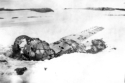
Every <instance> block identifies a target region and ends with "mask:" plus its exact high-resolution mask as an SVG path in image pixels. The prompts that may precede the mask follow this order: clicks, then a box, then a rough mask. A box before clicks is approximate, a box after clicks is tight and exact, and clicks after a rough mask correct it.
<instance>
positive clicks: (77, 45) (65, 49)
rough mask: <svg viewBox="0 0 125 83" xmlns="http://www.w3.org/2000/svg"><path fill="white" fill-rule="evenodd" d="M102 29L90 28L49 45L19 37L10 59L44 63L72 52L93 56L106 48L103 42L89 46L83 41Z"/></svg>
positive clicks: (91, 42) (37, 40)
mask: <svg viewBox="0 0 125 83" xmlns="http://www.w3.org/2000/svg"><path fill="white" fill-rule="evenodd" d="M103 29H104V28H103V27H94V28H90V29H88V30H85V31H83V32H81V33H80V34H73V35H69V36H66V37H63V38H61V39H60V40H58V41H56V42H54V43H50V44H49V43H47V42H46V41H43V40H40V39H39V38H31V37H29V36H26V35H21V36H19V37H17V38H16V39H15V42H14V44H13V46H12V54H11V56H10V57H11V58H15V59H18V60H28V61H30V60H36V61H39V60H41V61H44V60H50V59H52V58H56V57H59V56H61V55H63V54H70V53H74V52H78V53H91V54H95V53H98V52H101V51H102V50H104V49H105V48H106V45H105V42H104V41H103V40H101V39H95V40H92V41H90V42H89V43H90V44H86V43H83V41H84V40H86V39H87V38H89V37H90V36H92V35H94V34H96V33H97V32H99V31H102V30H103ZM88 48H89V49H88Z"/></svg>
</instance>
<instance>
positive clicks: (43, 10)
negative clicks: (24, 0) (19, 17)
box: [0, 8, 54, 13]
mask: <svg viewBox="0 0 125 83" xmlns="http://www.w3.org/2000/svg"><path fill="white" fill-rule="evenodd" d="M23 10H29V11H34V12H39V13H47V12H54V10H52V9H51V8H28V9H5V8H0V11H23Z"/></svg>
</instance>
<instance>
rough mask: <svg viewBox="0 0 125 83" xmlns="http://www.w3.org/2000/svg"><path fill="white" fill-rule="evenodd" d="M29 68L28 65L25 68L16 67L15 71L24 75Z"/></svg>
mask: <svg viewBox="0 0 125 83" xmlns="http://www.w3.org/2000/svg"><path fill="white" fill-rule="evenodd" d="M26 70H27V68H26V67H23V68H16V69H15V71H16V73H17V75H23V74H24V72H25V71H26Z"/></svg>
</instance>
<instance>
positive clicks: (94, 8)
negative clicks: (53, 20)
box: [64, 7, 125, 11]
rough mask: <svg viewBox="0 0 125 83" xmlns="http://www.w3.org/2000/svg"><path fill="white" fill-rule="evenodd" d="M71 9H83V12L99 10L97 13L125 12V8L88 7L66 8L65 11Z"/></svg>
mask: <svg viewBox="0 0 125 83" xmlns="http://www.w3.org/2000/svg"><path fill="white" fill-rule="evenodd" d="M69 9H83V10H97V11H116V10H119V11H125V9H124V8H112V7H87V8H64V10H69Z"/></svg>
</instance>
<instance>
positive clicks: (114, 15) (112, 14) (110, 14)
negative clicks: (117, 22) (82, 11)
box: [108, 14, 125, 16]
mask: <svg viewBox="0 0 125 83" xmlns="http://www.w3.org/2000/svg"><path fill="white" fill-rule="evenodd" d="M108 16H125V14H108Z"/></svg>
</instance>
